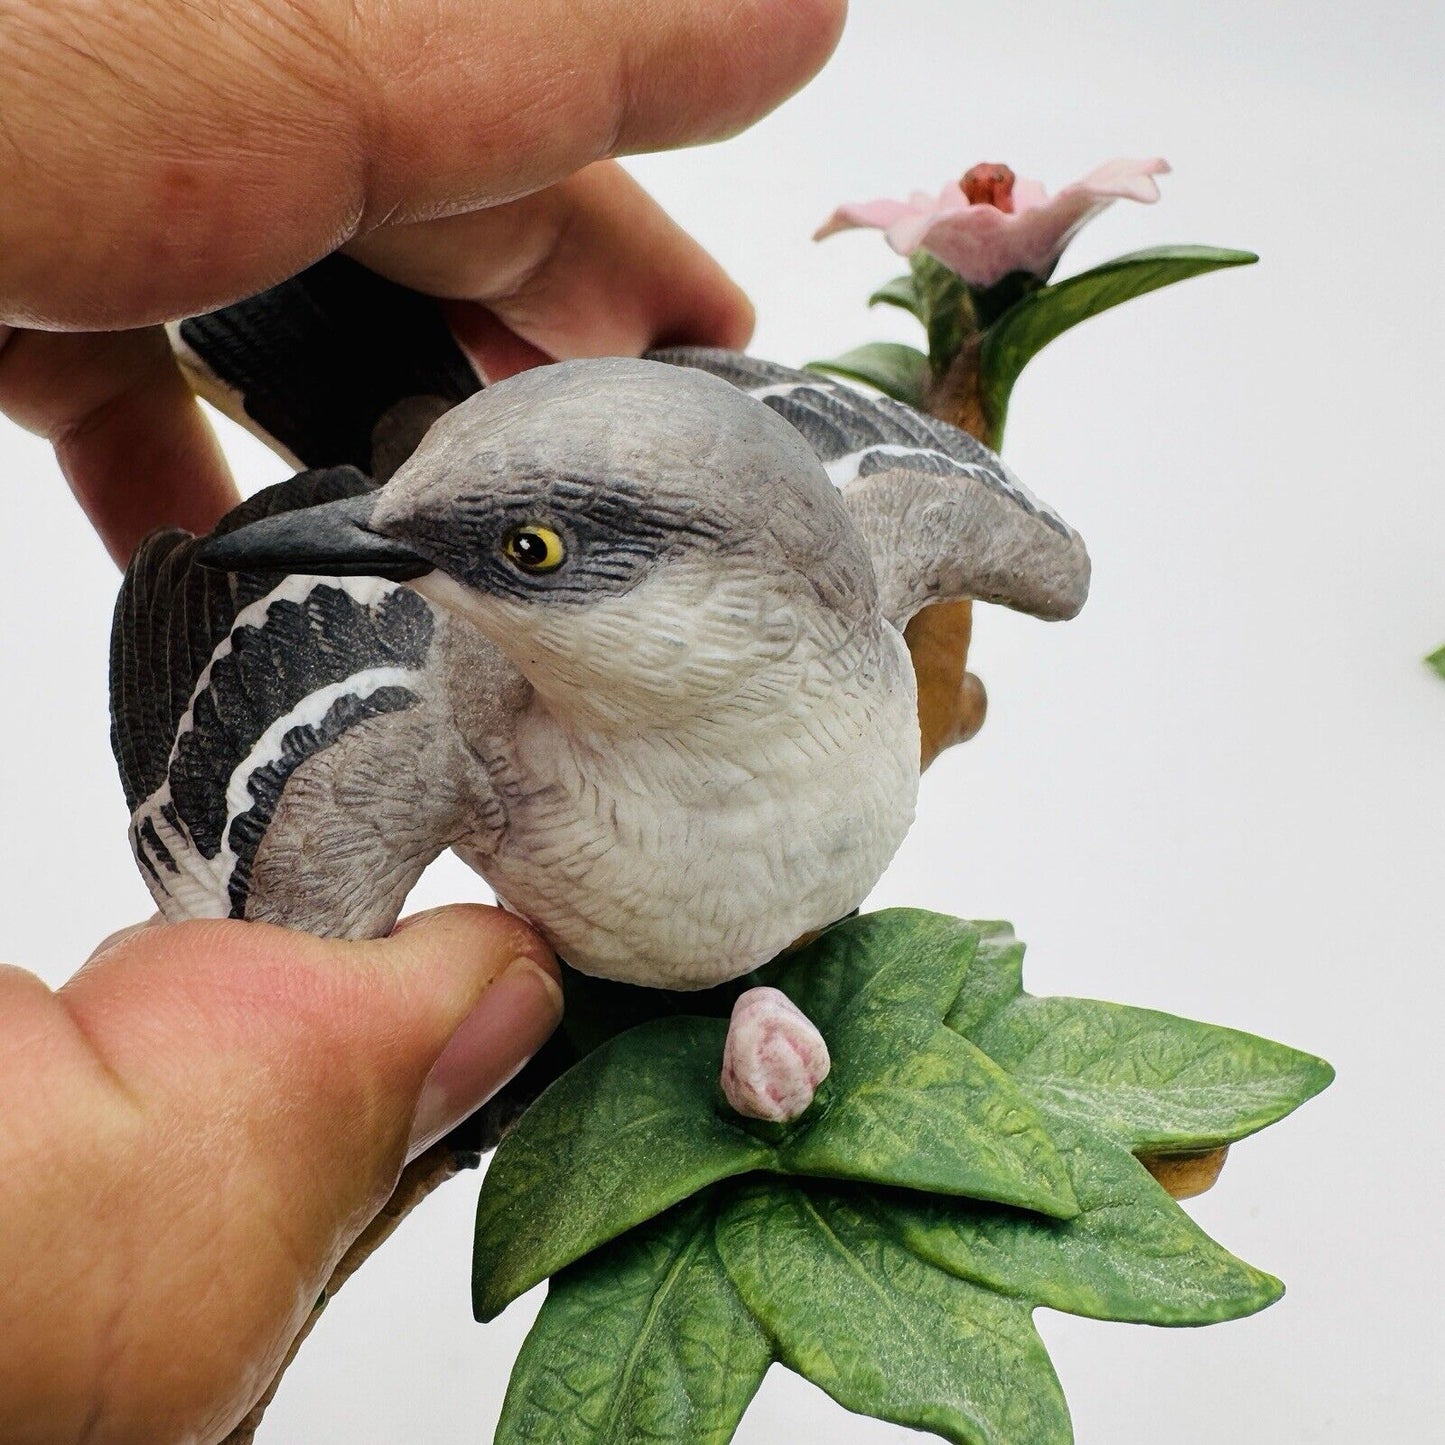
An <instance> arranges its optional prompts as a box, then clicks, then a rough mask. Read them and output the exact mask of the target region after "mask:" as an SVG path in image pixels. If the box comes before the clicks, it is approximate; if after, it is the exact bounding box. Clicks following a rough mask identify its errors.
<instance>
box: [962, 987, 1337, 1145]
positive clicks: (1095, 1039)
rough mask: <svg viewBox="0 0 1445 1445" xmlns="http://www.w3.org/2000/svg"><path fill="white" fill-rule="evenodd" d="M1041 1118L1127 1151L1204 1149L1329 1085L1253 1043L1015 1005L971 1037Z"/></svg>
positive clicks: (1298, 1061) (1082, 1009)
mask: <svg viewBox="0 0 1445 1445" xmlns="http://www.w3.org/2000/svg"><path fill="white" fill-rule="evenodd" d="M973 1040H974V1042H975V1043H976V1044H977V1045H978V1047H979V1048H981V1049H982V1050H983V1051H984V1052H985V1053H986V1054H987V1055H988V1056H989V1057H990V1058H991V1059H993V1060H994V1061H995V1062H996V1063H998V1064H999V1065H1001V1066H1002V1067H1003V1068H1004V1069H1006V1070H1007V1071H1008V1072H1009V1073H1010V1074H1012V1075H1013V1076H1014V1078H1015V1079H1017V1080H1018V1081H1019V1082H1020V1083H1021V1084H1023V1085H1024V1086H1025V1087H1026V1089H1027V1090H1028V1091H1029V1093H1031V1094H1032V1095H1033V1096H1034V1097H1036V1098H1038V1099H1039V1100H1040V1101H1041V1102H1043V1103H1044V1104H1046V1105H1047V1106H1048V1107H1049V1108H1051V1109H1056V1110H1058V1111H1059V1112H1060V1113H1064V1114H1069V1115H1072V1116H1074V1117H1076V1118H1080V1119H1082V1120H1084V1121H1085V1122H1086V1123H1090V1124H1093V1125H1095V1126H1096V1127H1099V1128H1104V1129H1107V1131H1108V1132H1109V1133H1110V1135H1111V1136H1113V1137H1114V1138H1116V1139H1118V1140H1120V1142H1122V1143H1124V1144H1126V1145H1127V1146H1128V1147H1129V1148H1131V1149H1134V1150H1147V1151H1154V1150H1192V1149H1208V1148H1213V1147H1215V1146H1217V1145H1220V1144H1229V1143H1232V1142H1233V1141H1234V1140H1236V1139H1242V1138H1244V1137H1245V1136H1246V1135H1248V1134H1253V1133H1255V1132H1256V1131H1257V1130H1259V1129H1263V1128H1264V1127H1265V1126H1266V1125H1268V1124H1273V1123H1275V1122H1276V1121H1277V1120H1279V1119H1282V1118H1284V1116H1285V1115H1286V1114H1288V1113H1290V1112H1291V1111H1293V1110H1294V1109H1297V1108H1298V1107H1299V1106H1300V1105H1301V1104H1303V1103H1304V1102H1305V1100H1307V1099H1311V1098H1313V1097H1314V1096H1315V1095H1316V1094H1318V1093H1319V1092H1320V1090H1321V1089H1323V1088H1324V1087H1325V1086H1326V1085H1327V1084H1328V1083H1329V1082H1330V1080H1331V1079H1332V1078H1333V1077H1334V1071H1333V1070H1332V1069H1331V1068H1330V1066H1329V1065H1328V1064H1327V1063H1325V1062H1324V1060H1322V1059H1317V1058H1314V1057H1313V1056H1311V1055H1309V1054H1302V1053H1300V1052H1299V1051H1298V1050H1296V1049H1291V1048H1286V1047H1285V1046H1284V1045H1283V1044H1276V1043H1271V1042H1269V1041H1268V1040H1267V1039H1260V1038H1256V1037H1255V1036H1254V1035H1253V1034H1245V1033H1239V1032H1237V1031H1236V1030H1234V1029H1225V1028H1218V1027H1216V1026H1215V1025H1213V1024H1201V1023H1195V1022H1194V1021H1193V1020H1192V1019H1181V1018H1176V1017H1175V1016H1174V1015H1172V1014H1165V1013H1156V1012H1154V1011H1153V1010H1152V1009H1138V1008H1128V1007H1126V1006H1125V1005H1123V1004H1112V1003H1100V1002H1097V1001H1095V1000H1093V999H1077V998H1030V997H1029V996H1028V995H1024V996H1023V997H1021V998H1019V999H1017V1000H1016V1001H1015V1002H1013V1003H1011V1004H1009V1005H1008V1006H1007V1007H1006V1008H1004V1009H1002V1010H1000V1011H999V1012H998V1013H996V1014H994V1015H993V1017H992V1018H991V1019H989V1020H988V1021H987V1022H985V1023H984V1024H982V1025H981V1026H980V1027H978V1028H977V1029H975V1030H974V1031H973Z"/></svg>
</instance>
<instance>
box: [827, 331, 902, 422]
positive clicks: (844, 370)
mask: <svg viewBox="0 0 1445 1445" xmlns="http://www.w3.org/2000/svg"><path fill="white" fill-rule="evenodd" d="M808 370H809V371H826V372H831V373H832V374H834V375H836V376H846V377H848V378H849V380H851V381H861V382H864V383H865V384H866V385H868V386H872V387H876V388H877V389H878V390H879V391H881V392H882V393H883V394H884V395H885V396H891V397H893V398H894V400H896V401H902V402H907V403H908V405H909V406H916V407H921V406H922V405H923V397H924V393H925V391H926V390H927V387H928V358H927V357H926V356H925V355H924V354H923V353H922V352H921V351H920V350H919V349H918V348H917V347H916V346H904V345H902V344H901V343H900V342H897V341H871V342H869V343H868V345H866V346H859V347H856V348H855V349H854V350H852V351H849V352H846V353H844V355H842V356H835V357H834V358H833V359H832V360H831V361H810V362H809V363H808Z"/></svg>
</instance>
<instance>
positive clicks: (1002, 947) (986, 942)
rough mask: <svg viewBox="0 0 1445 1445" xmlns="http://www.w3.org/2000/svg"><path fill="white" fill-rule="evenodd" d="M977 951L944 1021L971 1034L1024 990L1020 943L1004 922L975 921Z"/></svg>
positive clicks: (1022, 948) (951, 1026)
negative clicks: (977, 937) (977, 932)
mask: <svg viewBox="0 0 1445 1445" xmlns="http://www.w3.org/2000/svg"><path fill="white" fill-rule="evenodd" d="M973 926H974V927H975V928H976V929H978V931H979V942H978V951H977V952H976V953H975V954H974V958H973V962H972V963H971V964H970V965H969V969H968V972H967V973H966V974H965V975H964V979H963V986H962V988H960V989H959V991H958V993H957V994H956V995H955V997H954V999H953V1002H952V1004H951V1005H950V1006H949V1009H948V1014H947V1016H946V1017H945V1018H944V1022H945V1023H946V1024H947V1025H948V1026H949V1028H951V1029H955V1030H956V1031H957V1032H958V1033H961V1034H963V1035H964V1037H965V1038H972V1037H973V1036H974V1034H975V1033H976V1032H977V1030H978V1029H980V1028H981V1027H982V1026H983V1024H984V1023H985V1022H986V1021H987V1020H989V1019H991V1018H992V1017H993V1016H994V1015H995V1014H996V1013H998V1011H999V1010H1000V1009H1002V1008H1004V1007H1006V1006H1007V1005H1008V1004H1011V1003H1012V1002H1013V1001H1014V1000H1015V999H1016V998H1019V997H1020V996H1021V995H1022V994H1023V991H1024V984H1023V968H1024V945H1023V943H1022V941H1021V940H1020V939H1018V938H1017V937H1015V936H1014V931H1013V926H1012V925H1011V924H1008V923H975V924H974V925H973Z"/></svg>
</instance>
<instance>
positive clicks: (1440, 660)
mask: <svg viewBox="0 0 1445 1445" xmlns="http://www.w3.org/2000/svg"><path fill="white" fill-rule="evenodd" d="M1425 664H1426V666H1427V667H1433V668H1434V669H1435V671H1436V672H1438V673H1439V674H1440V676H1441V677H1445V647H1442V648H1440V650H1439V651H1438V652H1432V653H1431V654H1430V656H1429V657H1427V658H1426V659H1425Z"/></svg>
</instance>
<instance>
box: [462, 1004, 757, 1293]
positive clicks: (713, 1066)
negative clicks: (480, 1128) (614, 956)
mask: <svg viewBox="0 0 1445 1445" xmlns="http://www.w3.org/2000/svg"><path fill="white" fill-rule="evenodd" d="M726 1033H727V1025H726V1023H725V1022H724V1021H723V1020H721V1019H693V1018H672V1019H658V1020H656V1021H655V1022H653V1023H647V1024H642V1025H640V1026H639V1027H637V1028H635V1029H632V1030H630V1031H629V1032H628V1033H625V1034H622V1035H620V1036H619V1037H617V1038H615V1039H613V1040H611V1041H610V1042H609V1043H606V1044H604V1045H603V1046H602V1047H601V1048H599V1049H598V1050H597V1051H596V1052H595V1053H592V1054H589V1055H588V1056H587V1057H586V1058H585V1059H583V1060H582V1061H581V1063H579V1064H577V1065H575V1066H574V1067H573V1068H571V1069H569V1070H568V1072H567V1073H565V1074H564V1075H563V1076H562V1077H561V1078H560V1079H558V1080H557V1082H556V1083H555V1084H553V1085H552V1086H551V1087H550V1088H549V1089H548V1090H547V1091H546V1092H545V1093H544V1094H543V1095H542V1096H541V1098H539V1099H538V1100H537V1102H536V1103H535V1104H533V1105H532V1107H531V1108H530V1109H528V1110H527V1112H526V1113H525V1114H524V1115H523V1116H522V1118H521V1119H520V1120H519V1121H518V1122H517V1124H516V1125H515V1127H514V1128H513V1129H512V1131H511V1133H510V1134H508V1135H507V1136H506V1138H504V1139H503V1140H502V1142H501V1144H500V1146H499V1147H498V1149H497V1152H496V1154H495V1155H494V1156H493V1158H492V1162H491V1166H490V1167H489V1168H488V1170H487V1175H486V1178H485V1179H484V1180H483V1181H482V1193H481V1198H480V1199H479V1200H478V1201H477V1228H476V1239H475V1245H474V1250H473V1255H472V1300H473V1305H474V1308H475V1310H476V1313H477V1318H478V1319H482V1320H488V1319H491V1318H492V1317H493V1316H494V1315H497V1314H499V1313H500V1312H501V1311H502V1310H503V1309H505V1308H506V1306H507V1305H508V1304H509V1303H511V1301H512V1300H514V1299H516V1298H517V1296H518V1295H520V1294H524V1293H525V1292H526V1291H527V1290H529V1289H531V1288H532V1286H533V1285H535V1284H538V1283H540V1282H541V1281H542V1280H544V1279H546V1278H547V1276H548V1275H550V1274H554V1273H556V1271H557V1270H559V1269H561V1268H563V1266H565V1265H568V1264H571V1263H572V1262H573V1261H574V1260H576V1259H580V1258H581V1257H582V1256H583V1255H584V1254H586V1253H587V1252H588V1251H589V1250H592V1249H595V1248H596V1247H597V1246H598V1245H600V1244H603V1243H605V1242H606V1241H607V1240H609V1239H613V1238H615V1237H616V1236H617V1235H619V1234H621V1233H622V1232H623V1231H624V1230H627V1229H630V1228H632V1226H633V1225H636V1224H641V1223H642V1222H643V1221H644V1220H648V1219H651V1218H652V1217H653V1216H654V1215H656V1214H660V1213H661V1212H662V1211H663V1210H664V1209H667V1208H668V1207H669V1206H671V1205H673V1204H676V1203H678V1202H679V1201H681V1200H683V1199H686V1198H687V1197H688V1196H689V1195H692V1194H695V1193H696V1192H697V1191H698V1190H699V1189H702V1188H703V1187H704V1186H706V1185H708V1184H712V1183H714V1182H715V1181H716V1180H719V1179H725V1178H727V1177H728V1176H729V1175H732V1174H743V1173H746V1172H747V1171H748V1170H750V1169H757V1168H762V1167H766V1166H767V1165H768V1164H769V1163H771V1161H772V1158H773V1151H772V1150H771V1148H770V1147H769V1146H768V1145H766V1144H764V1143H761V1142H760V1141H759V1140H757V1139H755V1138H754V1137H753V1136H752V1135H751V1134H749V1133H748V1132H747V1131H746V1130H745V1129H743V1128H741V1127H740V1122H741V1121H738V1122H733V1121H731V1120H730V1119H727V1118H724V1117H723V1111H722V1110H721V1108H720V1107H719V1105H718V1104H717V1102H716V1092H717V1078H718V1068H719V1065H720V1063H721V1060H722V1049H723V1038H724V1036H725V1035H726Z"/></svg>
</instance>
